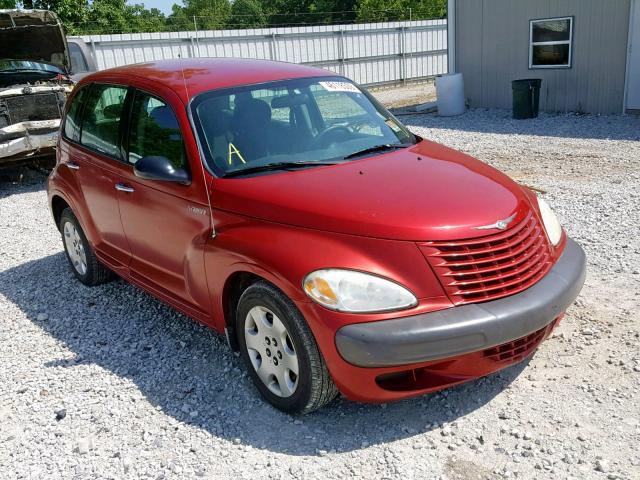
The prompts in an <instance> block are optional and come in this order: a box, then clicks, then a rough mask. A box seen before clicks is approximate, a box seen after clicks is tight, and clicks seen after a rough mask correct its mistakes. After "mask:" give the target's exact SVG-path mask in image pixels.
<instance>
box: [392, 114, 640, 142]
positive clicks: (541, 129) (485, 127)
mask: <svg viewBox="0 0 640 480" xmlns="http://www.w3.org/2000/svg"><path fill="white" fill-rule="evenodd" d="M411 109H412V107H411V106H409V107H406V109H404V110H403V112H402V113H401V115H402V117H401V119H402V123H404V124H405V125H407V126H408V127H413V126H415V127H419V128H426V129H430V128H434V129H443V130H456V131H465V132H475V133H488V134H492V133H493V134H502V135H532V136H541V137H564V138H578V139H593V140H629V141H640V116H638V115H585V114H577V113H546V112H540V115H539V116H538V117H537V118H530V119H525V120H516V119H514V118H512V116H511V111H510V110H500V109H490V110H487V109H481V108H475V109H469V110H467V111H466V112H465V113H464V114H462V115H458V116H454V117H441V116H438V115H437V113H427V114H424V113H423V114H420V113H413V114H412V113H411ZM413 109H415V107H413ZM550 120H554V121H550Z"/></svg>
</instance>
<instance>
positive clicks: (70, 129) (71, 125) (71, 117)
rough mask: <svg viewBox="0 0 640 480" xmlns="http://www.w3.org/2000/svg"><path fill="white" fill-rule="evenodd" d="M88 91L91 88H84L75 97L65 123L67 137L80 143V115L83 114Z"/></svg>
mask: <svg viewBox="0 0 640 480" xmlns="http://www.w3.org/2000/svg"><path fill="white" fill-rule="evenodd" d="M88 91H89V88H88V87H84V88H83V89H82V90H80V91H79V92H78V93H76V94H75V95H74V97H73V100H72V103H71V105H70V106H69V111H68V112H67V116H66V118H65V121H64V135H65V137H67V138H69V139H71V140H74V141H76V142H77V141H78V135H79V134H80V115H81V113H82V105H83V99H84V98H86V96H87V92H88Z"/></svg>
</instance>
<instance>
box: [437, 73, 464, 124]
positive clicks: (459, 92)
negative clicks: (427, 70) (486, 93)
mask: <svg viewBox="0 0 640 480" xmlns="http://www.w3.org/2000/svg"><path fill="white" fill-rule="evenodd" d="M436 94H437V95H438V115H442V116H443V117H452V116H454V115H462V114H463V113H464V111H465V105H464V82H463V81H462V74H461V73H452V74H450V75H440V76H438V77H436Z"/></svg>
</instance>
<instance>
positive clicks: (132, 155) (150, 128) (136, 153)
mask: <svg viewBox="0 0 640 480" xmlns="http://www.w3.org/2000/svg"><path fill="white" fill-rule="evenodd" d="M128 150H129V163H132V164H134V163H136V162H137V161H138V160H139V159H141V158H142V157H149V156H163V157H167V158H168V159H169V160H170V161H171V163H172V164H173V166H174V167H176V168H185V167H186V163H187V162H186V158H185V153H184V144H183V142H182V135H181V134H180V126H179V125H178V119H177V118H176V116H175V115H174V114H173V111H172V110H171V108H170V107H169V106H168V105H167V104H165V103H164V102H163V101H162V100H160V99H158V98H156V97H153V96H151V95H149V94H148V93H144V92H139V91H138V92H136V95H135V98H134V100H133V110H132V113H131V124H130V126H129V149H128Z"/></svg>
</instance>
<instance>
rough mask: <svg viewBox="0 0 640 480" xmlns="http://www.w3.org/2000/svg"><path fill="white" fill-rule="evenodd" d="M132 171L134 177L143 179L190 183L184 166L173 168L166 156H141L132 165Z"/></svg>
mask: <svg viewBox="0 0 640 480" xmlns="http://www.w3.org/2000/svg"><path fill="white" fill-rule="evenodd" d="M133 173H135V175H136V177H140V178H144V179H145V180H162V181H165V182H177V183H182V184H185V185H188V184H190V183H191V175H189V172H187V171H186V170H185V169H184V168H175V167H174V166H173V164H172V163H171V161H170V160H169V159H168V158H167V157H159V156H149V157H142V158H141V159H140V160H138V161H137V162H136V163H135V165H134V166H133Z"/></svg>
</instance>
